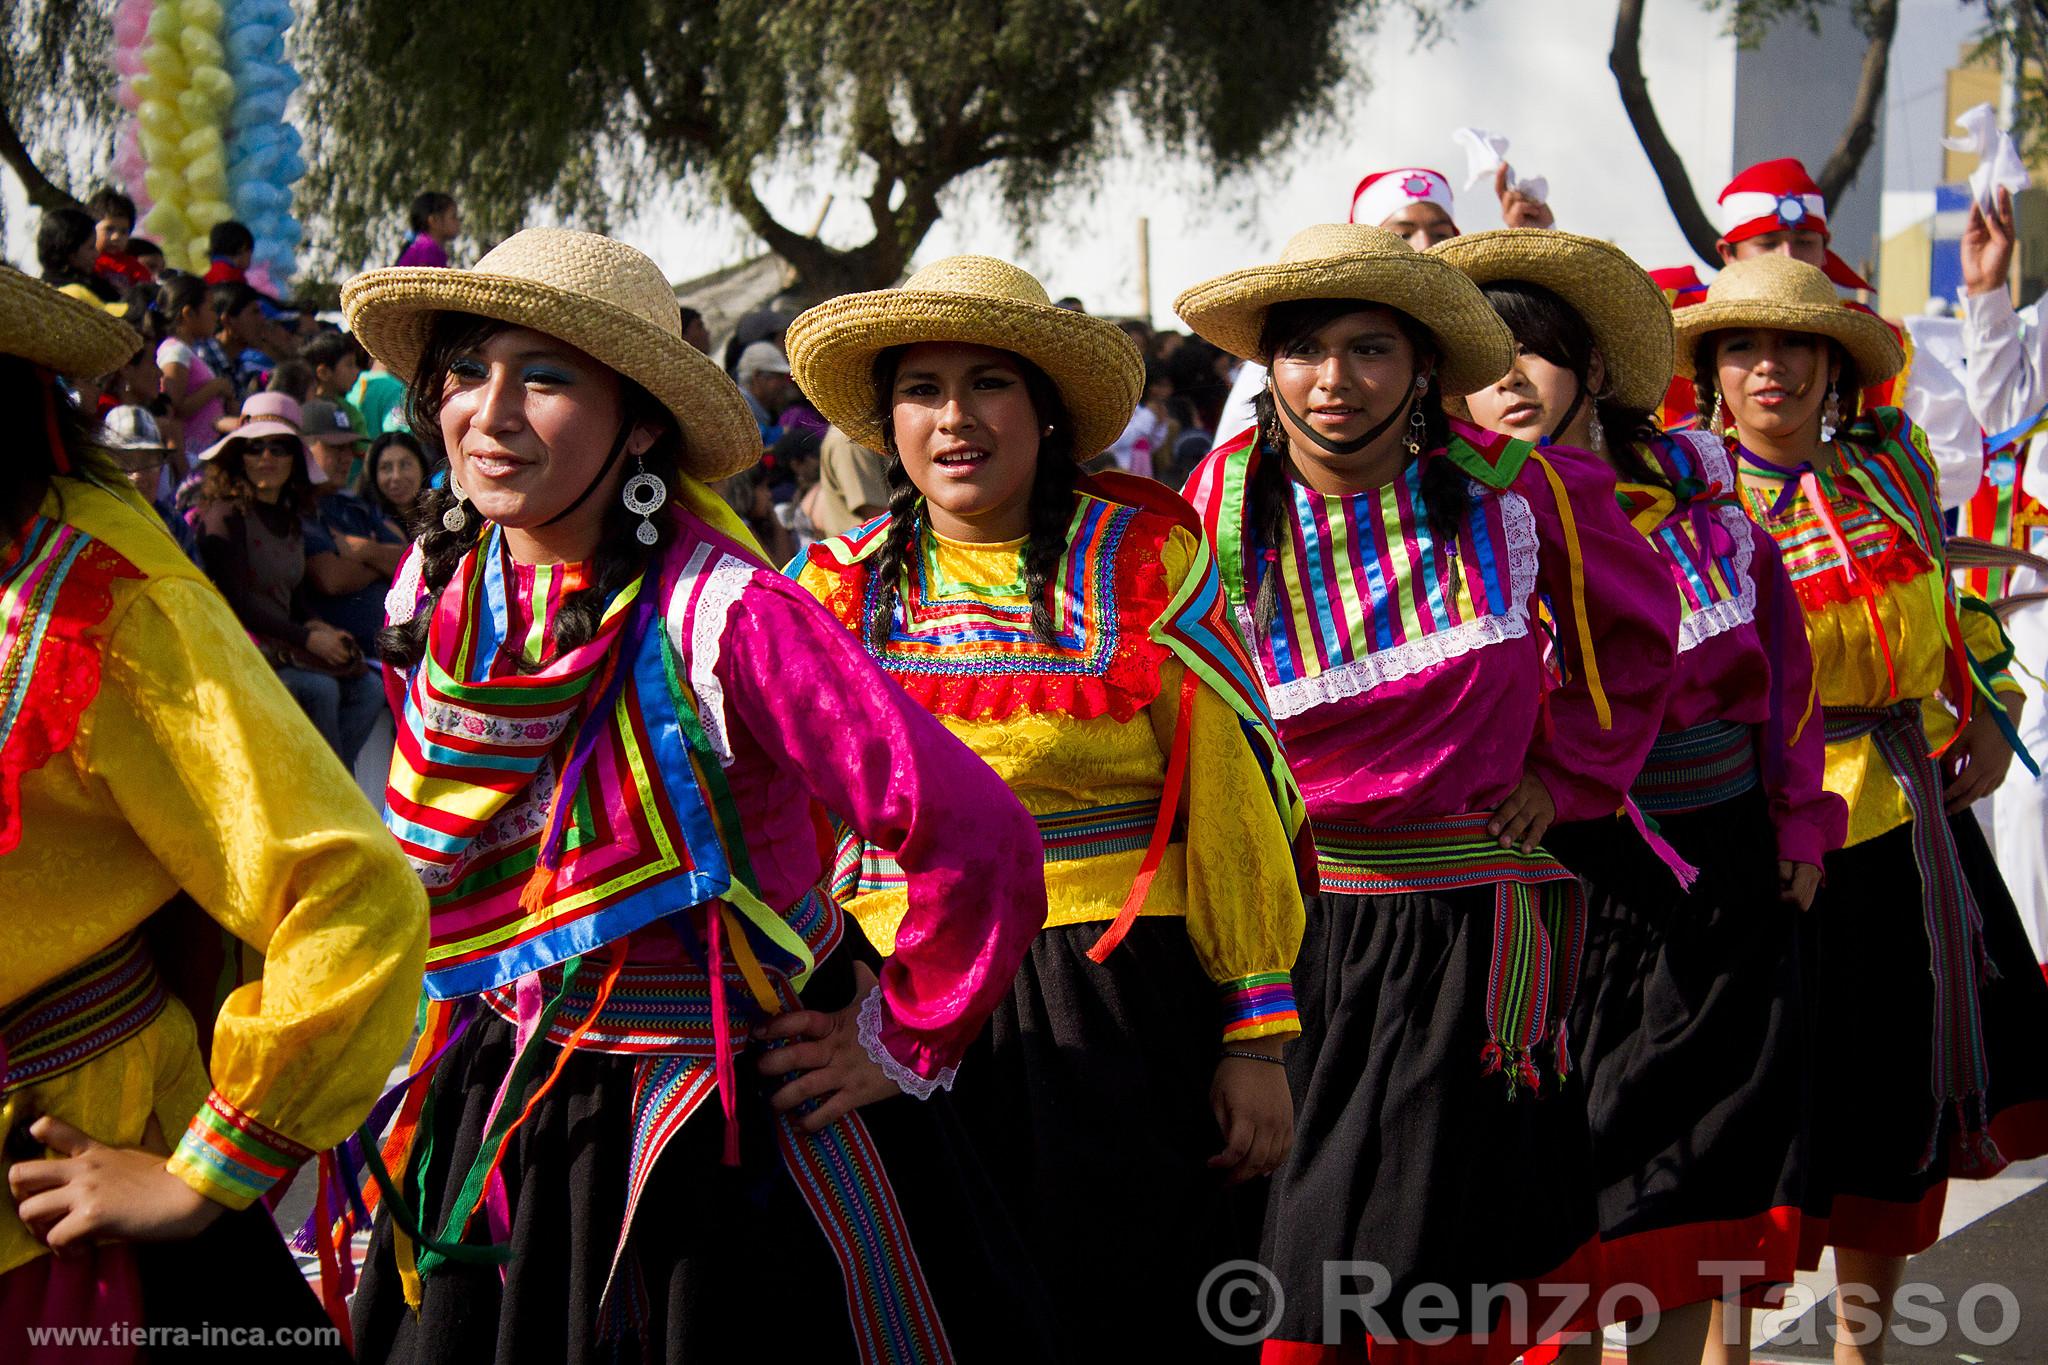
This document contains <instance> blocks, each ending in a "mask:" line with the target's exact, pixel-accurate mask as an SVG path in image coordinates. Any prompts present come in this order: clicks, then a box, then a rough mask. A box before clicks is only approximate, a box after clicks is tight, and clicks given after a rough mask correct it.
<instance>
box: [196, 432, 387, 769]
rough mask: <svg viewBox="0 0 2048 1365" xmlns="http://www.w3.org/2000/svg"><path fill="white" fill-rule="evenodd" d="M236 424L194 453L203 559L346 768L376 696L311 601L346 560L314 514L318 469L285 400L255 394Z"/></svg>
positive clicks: (339, 632) (330, 585) (326, 590)
mask: <svg viewBox="0 0 2048 1365" xmlns="http://www.w3.org/2000/svg"><path fill="white" fill-rule="evenodd" d="M242 419H243V420H242V425H240V426H238V427H236V428H235V429H234V430H233V431H231V432H229V433H228V434H227V435H226V436H223V437H221V439H220V440H219V441H217V442H215V443H214V444H213V445H212V446H210V447H208V448H207V449H206V450H205V451H203V452H201V454H200V456H199V463H200V468H201V471H202V474H201V482H200V487H199V502H198V507H197V518H196V520H197V525H198V533H199V558H200V562H201V563H202V564H203V565H204V566H205V568H206V572H207V575H208V577H210V578H212V579H213V581H214V584H215V585H216V586H217V587H219V588H220V590H221V594H222V595H223V596H224V597H226V598H227V599H228V603H229V605H230V606H232V607H233V608H234V610H235V615H236V616H237V617H239V618H240V619H241V621H242V624H243V625H244V626H246V627H247V628H248V631H249V634H250V635H251V636H252V637H254V638H255V640H256V642H257V645H258V647H259V648H261V649H262V650H263V652H264V655H265V657H266V658H268V659H269V660H270V661H271V665H272V666H273V667H274V668H276V669H277V675H278V677H279V678H280V679H282V680H283V682H284V685H285V687H286V688H287V689H288V690H289V691H290V692H291V694H292V695H293V696H294V697H297V698H298V699H299V704H300V705H301V706H303V707H305V708H306V714H307V715H308V716H310V717H311V718H312V721H313V725H314V728H316V729H318V730H319V731H320V733H321V734H323V735H325V736H326V737H327V742H328V743H329V744H331V745H333V746H334V752H335V753H336V754H337V755H339V756H340V758H341V761H342V762H343V763H354V762H355V757H356V751H357V750H359V749H361V748H362V747H363V739H364V737H365V736H367V735H368V734H369V733H370V731H371V729H372V728H373V727H374V726H375V725H376V723H377V716H378V714H379V712H380V711H381V710H382V709H383V699H382V692H381V689H380V688H379V687H378V684H377V678H376V676H375V675H374V674H372V673H371V672H369V671H368V669H366V668H365V666H364V662H363V651H362V649H361V648H360V647H359V646H358V645H357V644H356V642H355V640H354V638H353V637H352V636H350V635H349V633H348V632H347V631H346V630H345V629H343V628H342V627H341V626H340V625H338V624H336V623H335V622H333V621H330V620H328V619H327V618H326V616H325V615H323V614H322V613H321V611H320V610H319V609H318V608H317V606H316V605H315V601H314V597H315V595H316V594H326V595H328V596H330V597H331V596H334V595H336V594H337V593H338V592H339V591H341V590H342V589H344V588H345V587H346V586H347V584H348V579H347V578H346V574H347V572H348V570H349V569H350V568H352V567H353V566H352V564H351V563H349V562H347V561H344V560H343V559H342V557H341V556H340V555H339V554H338V553H337V552H336V548H335V546H334V543H333V541H332V539H331V538H329V537H327V536H325V535H322V534H320V529H319V523H318V522H317V521H316V520H314V513H315V506H316V501H315V499H316V495H315V492H314V490H315V488H316V487H319V486H321V483H322V481H323V479H324V475H322V474H320V473H319V472H318V471H317V467H316V466H314V465H313V463H312V462H311V461H310V460H309V459H308V458H307V455H306V443H305V440H304V438H303V434H302V431H301V427H300V423H301V421H302V420H303V415H302V413H301V411H300V408H299V405H298V404H297V403H295V402H293V401H292V400H291V399H290V398H288V397H286V396H285V395H283V394H279V393H259V394H256V395H255V396H253V397H252V398H250V399H249V401H248V402H247V403H245V404H243V405H242ZM309 529H310V531H311V532H312V534H311V535H309ZM315 537H317V539H316V538H315Z"/></svg>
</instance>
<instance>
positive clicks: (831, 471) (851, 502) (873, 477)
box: [809, 427, 889, 540]
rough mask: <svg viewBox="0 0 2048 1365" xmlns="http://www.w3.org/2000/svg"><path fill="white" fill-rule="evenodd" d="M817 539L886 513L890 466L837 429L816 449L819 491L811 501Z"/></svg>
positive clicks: (838, 533)
mask: <svg viewBox="0 0 2048 1365" xmlns="http://www.w3.org/2000/svg"><path fill="white" fill-rule="evenodd" d="M809 510H810V517H811V522H812V524H813V525H815V526H816V527H817V528H818V538H819V539H821V540H826V539H830V538H831V537H833V536H843V535H845V534H846V533H847V532H848V531H851V530H853V529H854V528H855V527H859V526H865V525H867V524H868V523H869V522H871V521H873V520H874V519H875V518H876V517H879V516H881V515H882V514H883V513H884V512H886V511H888V510H889V462H888V460H887V459H885V458H884V457H883V456H881V455H878V454H876V453H875V452H874V451H872V450H869V449H868V448H867V447H866V446H864V445H862V444H861V443H860V442H858V441H856V440H854V439H853V438H852V437H851V436H848V435H847V434H846V433H845V432H843V431H841V430H840V429H839V428H837V427H832V428H829V429H828V430H827V431H826V433H825V439H824V440H823V441H821V442H820V443H819V446H818V487H817V490H816V492H815V493H814V494H813V495H812V497H811V500H810V509H809Z"/></svg>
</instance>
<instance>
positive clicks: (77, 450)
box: [0, 269, 426, 1363]
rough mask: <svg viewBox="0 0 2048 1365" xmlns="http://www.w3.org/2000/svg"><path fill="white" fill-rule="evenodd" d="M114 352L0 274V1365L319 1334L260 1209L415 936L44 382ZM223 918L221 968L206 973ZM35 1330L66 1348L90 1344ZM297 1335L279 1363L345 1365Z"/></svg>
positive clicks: (192, 590) (348, 1074)
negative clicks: (82, 1334)
mask: <svg viewBox="0 0 2048 1365" xmlns="http://www.w3.org/2000/svg"><path fill="white" fill-rule="evenodd" d="M139 344H140V341H139V339H138V338H137V337H136V335H135V333H134V331H133V330H132V329H131V328H129V327H128V326H127V325H126V324H125V323H122V322H119V321H116V320H115V319H113V318H111V317H109V316H107V314H106V313H104V312H102V311H101V310H100V309H99V308H98V307H97V306H96V305H89V304H84V303H79V302H77V301H75V300H73V299H69V298H66V297H65V296H63V295H62V294H60V293H58V292H57V291H56V290H54V289H51V288H50V287H48V286H47V285H43V284H38V283H36V282H35V281H33V280H30V279H28V278H27V277H25V276H23V275H20V274H17V273H16V272H14V271H12V270H6V269H0V402H4V403H5V404H6V408H7V411H8V412H9V413H11V414H13V416H14V418H15V421H16V430H15V432H14V436H13V440H12V441H11V443H10V445H9V447H8V453H7V456H6V458H5V459H4V460H0V680H4V682H0V689H4V692H5V696H6V704H5V706H4V707H0V924H5V926H6V931H7V952H6V954H5V955H4V959H0V1046H4V1065H0V1072H4V1079H0V1139H4V1153H5V1161H6V1175H7V1193H8V1196H9V1197H8V1199H7V1200H5V1201H4V1203H0V1357H4V1358H5V1359H7V1360H11V1361H28V1362H39V1363H40V1362H55V1361H57V1360H60V1359H88V1358H89V1359H91V1360H94V1361H98V1362H112V1361H127V1360H135V1359H140V1358H142V1357H143V1356H144V1354H145V1352H144V1350H143V1345H142V1343H143V1340H144V1336H143V1331H144V1329H148V1330H149V1331H150V1332H152V1333H155V1334H157V1335H155V1337H154V1339H153V1341H152V1343H151V1345H150V1347H149V1349H148V1351H147V1353H146V1354H147V1356H148V1358H149V1359H152V1360H173V1359H174V1360H184V1359H216V1358H218V1356H219V1354H220V1352H219V1351H218V1349H216V1346H215V1342H217V1341H218V1340H220V1339H224V1338H225V1336H226V1335H227V1334H228V1333H230V1332H233V1333H237V1334H238V1335H237V1336H236V1339H237V1340H247V1339H249V1337H250V1335H251V1334H252V1333H260V1334H263V1335H264V1337H268V1335H269V1334H271V1333H274V1332H282V1331H290V1332H294V1333H296V1332H299V1331H302V1330H311V1331H315V1332H319V1333H323V1334H324V1333H326V1332H328V1331H332V1330H334V1329H333V1328H331V1327H330V1326H329V1325H328V1324H327V1322H326V1320H325V1319H324V1318H323V1317H322V1315H321V1312H320V1304H319V1301H318V1300H317V1299H315V1298H314V1297H313V1295H312V1293H311V1292H310V1291H309V1290H308V1289H307V1287H306V1281H305V1279H304V1277H303V1276H301V1275H300V1273H299V1271H298V1268H297V1266H296V1265H294V1264H293V1262H292V1258H291V1255H290V1253H289V1252H288V1251H286V1249H285V1246H284V1242H283V1239H282V1238H280V1237H279V1236H278V1233H277V1227H276V1225H275V1224H274V1223H272V1222H271V1220H270V1214H269V1211H268V1209H266V1208H264V1207H262V1204H261V1200H262V1198H263V1196H265V1195H266V1194H269V1193H270V1192H271V1191H272V1190H273V1189H274V1188H275V1187H276V1186H277V1184H278V1183H279V1182H280V1181H284V1180H287V1179H288V1178H289V1177H290V1176H291V1175H292V1174H293V1173H294V1172H295V1171H296V1170H297V1169H298V1167H299V1165H300V1163H301V1162H303V1161H305V1160H306V1159H307V1157H308V1156H309V1155H310V1154H311V1152H312V1150H313V1149H315V1148H320V1147H325V1146H327V1145H329V1144H331V1143H334V1142H338V1141H340V1140H341V1139H342V1138H343V1137H345V1136H347V1134H348V1133H349V1132H350V1131H352V1130H353V1129H354V1127H355V1126H356V1125H357V1124H358V1123H360V1122H361V1121H362V1119H363V1115H364V1114H365V1113H366V1112H367V1111H368V1110H369V1108H370V1105H371V1102H372V1101H373V1100H375V1098H376V1096H377V1091H378V1089H379V1088H380V1087H381V1086H382V1084H383V1081H384V1077H385V1074H386V1073H387V1072H388V1071H389V1070H390V1067H391V1062H392V1059H393V1057H394V1056H396V1055H397V1053H398V1052H399V1050H400V1049H401V1048H402V1047H403V1046H404V1044H405V1036H406V1029H407V1026H408V1024H409V1023H410V1021H411V1018H412V1007H413V1002H414V1000H415V999H416V997H417V995H418V991H419V983H420V960H421V954H422V953H423V951H424V949H425V946H426V906H425V899H424V897H423V896H422V895H421V893H420V889H419V884H418V882H417V881H416V880H415V879H414V878H413V877H412V876H411V875H410V872H409V870H408V869H407V868H406V866H405V862H404V860H403V859H402V858H400V857H399V855H398V851H397V849H395V848H393V847H392V844H391V840H390V837H389V836H388V835H386V834H385V833H384V831H383V830H382V829H380V828H379V827H378V825H377V819H376V816H375V815H374V814H373V813H372V812H371V810H370V808H369V806H368V805H367V804H366V803H365V802H364V800H363V798H362V796H361V794H360V793H359V792H357V790H356V788H355V784H354V783H353V782H351V781H350V780H349V776H348V774H347V773H346V772H345V771H344V770H343V769H342V767H341V765H340V764H339V763H337V762H335V760H334V756H333V754H332V753H331V752H330V751H329V750H328V748H327V746H326V745H325V744H324V743H323V742H322V741H321V738H320V736H319V735H318V734H316V733H315V732H314V730H313V727H312V726H311V725H310V724H308V723H307V721H306V718H305V716H304V715H302V714H301V713H300V711H299V708H298V706H297V705H296V704H295V703H294V702H293V701H292V699H291V697H290V696H289V695H287V693H286V692H285V690H284V688H283V686H281V685H280V684H279V683H278V681H277V677H276V675H275V674H273V673H272V672H271V670H270V667H269V666H268V665H267V664H265V663H264V661H263V659H262V656H261V655H259V654H258V653H257V652H256V649H255V647H254V646H253V645H251V644H250V643H249V637H248V635H247V634H246V633H245V632H244V630H243V628H242V626H241V624H240V623H239V622H238V621H237V620H236V619H235V616H234V613H233V612H231V611H230V610H229V609H228V604H227V603H226V602H224V601H222V600H221V596H220V594H219V593H217V592H215V591H214V589H213V586H212V585H211V584H210V583H208V582H207V581H206V579H205V577H204V576H203V575H202V574H201V573H200V572H199V570H198V568H197V567H195V566H194V565H193V564H192V563H191V561H190V560H188V559H186V558H185V556H184V554H183V552H181V551H180V550H179V549H178V547H177V545H176V544H175V543H174V542H173V541H172V540H171V538H170V536H169V535H168V534H167V533H166V532H165V530H164V528H163V526H162V524H161V522H160V521H159V520H158V517H157V514H156V512H155V511H154V510H153V509H152V508H151V507H150V505H149V504H148V502H147V501H145V500H144V499H143V498H142V497H141V495H140V494H138V493H137V492H136V491H135V489H134V488H133V487H132V486H131V485H130V484H129V483H128V482H127V480H126V479H125V478H124V477H123V476H122V473H121V470H120V469H119V468H118V467H117V466H116V465H115V464H114V462H113V460H112V459H111V458H109V457H108V455H107V454H106V452H104V451H103V450H100V449H97V448H96V447H95V440H96V439H97V438H96V433H95V432H94V430H93V428H92V427H90V426H89V425H88V424H87V423H86V421H85V420H84V418H83V416H82V414H80V413H79V412H78V411H77V410H76V409H75V408H73V407H72V406H71V405H70V402H69V400H68V399H67V398H66V397H64V395H63V394H62V392H61V390H60V388H59V386H58V383H57V380H56V378H55V375H60V374H61V375H65V376H77V377H85V376H90V375H95V374H104V373H106V372H107V371H109V370H111V369H113V368H114V367H116V366H118V365H120V364H122V363H123V362H124V361H126V360H127V358H128V356H129V354H130V353H131V352H132V351H133V350H134V349H135V347H136V346H137V345H139ZM174 905H175V908H173V906H174ZM201 912H203V917H202V913H201ZM209 921H210V923H209ZM223 930H224V931H225V932H226V934H228V935H232V937H233V939H234V940H238V941H239V942H238V944H236V945H235V946H236V948H237V949H238V950H239V949H246V950H248V954H249V957H248V961H249V963H250V964H251V966H252V968H253V969H252V970H249V971H247V972H246V974H244V973H243V971H242V961H241V960H239V959H238V960H237V961H235V962H233V963H228V964H224V963H223V962H222V960H221V959H222V952H221V948H222V946H223V945H222V935H221V933H220V932H219V931H223ZM259 976H260V978H261V979H260V980H259V979H257V978H258V977H259ZM223 983H224V984H226V985H227V986H229V987H231V988H232V989H230V990H229V991H228V992H227V994H226V996H225V998H224V999H222V998H220V996H219V995H218V994H217V991H218V989H219V987H220V986H221V984H223ZM188 988H189V989H188ZM337 1302H338V1300H337ZM203 1327H211V1328H212V1329H214V1330H215V1331H216V1332H218V1333H220V1334H221V1336H220V1337H217V1338H202V1336H201V1329H202V1328H203ZM38 1328H41V1329H49V1328H60V1329H68V1330H76V1329H80V1328H85V1329H90V1330H92V1331H93V1332H95V1333H97V1334H99V1335H101V1337H102V1340H101V1343H100V1346H101V1349H100V1351H98V1352H97V1353H94V1352H91V1351H89V1350H87V1349H86V1348H85V1347H81V1346H75V1345H65V1344H63V1339H61V1338H60V1339H59V1340H58V1341H57V1342H55V1343H50V1342H49V1339H48V1338H44V1339H43V1340H42V1341H38V1340H37V1339H36V1337H35V1336H33V1335H31V1333H33V1332H35V1331H36V1329H38ZM123 1329H126V1330H127V1332H128V1335H127V1336H126V1338H125V1339H123V1338H121V1337H117V1336H115V1335H114V1334H115V1333H116V1332H119V1331H121V1330H123ZM180 1331H185V1332H188V1333H189V1334H190V1341H189V1344H190V1346H191V1348H192V1349H191V1350H190V1351H189V1352H186V1351H182V1350H176V1349H174V1348H175V1347H176V1346H177V1344H178V1342H177V1334H178V1333H179V1332H180ZM317 1340H318V1338H314V1337H306V1338H302V1341H303V1342H304V1343H305V1344H306V1345H307V1347H308V1349H307V1350H306V1351H305V1352H303V1354H301V1355H298V1356H296V1357H295V1358H298V1359H308V1360H335V1361H343V1360H346V1359H348V1353H347V1352H346V1351H345V1350H343V1349H342V1348H341V1346H340V1344H339V1343H338V1342H330V1343H329V1344H328V1345H326V1346H325V1347H324V1348H320V1349H314V1344H315V1342H316V1341H317Z"/></svg>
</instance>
